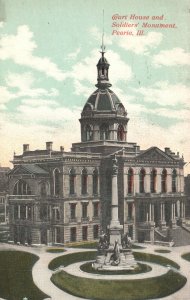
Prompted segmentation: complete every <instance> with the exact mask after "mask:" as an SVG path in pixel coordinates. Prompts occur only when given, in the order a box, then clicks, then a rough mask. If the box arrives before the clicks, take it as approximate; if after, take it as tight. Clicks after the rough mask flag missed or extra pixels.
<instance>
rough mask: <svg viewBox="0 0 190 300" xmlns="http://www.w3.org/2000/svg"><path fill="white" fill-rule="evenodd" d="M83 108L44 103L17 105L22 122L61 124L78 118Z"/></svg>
mask: <svg viewBox="0 0 190 300" xmlns="http://www.w3.org/2000/svg"><path fill="white" fill-rule="evenodd" d="M25 103H26V102H25ZM81 110H82V108H73V109H69V108H66V107H51V106H47V105H43V103H42V104H41V105H39V106H34V105H33V106H28V105H20V106H18V107H17V112H18V118H19V120H21V121H22V122H26V121H27V122H31V123H34V122H36V123H43V122H45V123H47V122H48V123H55V124H56V123H58V122H59V125H60V126H62V125H63V124H64V122H66V121H70V120H78V119H79V117H80V112H81Z"/></svg>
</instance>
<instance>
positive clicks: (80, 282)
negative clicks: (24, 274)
mask: <svg viewBox="0 0 190 300" xmlns="http://www.w3.org/2000/svg"><path fill="white" fill-rule="evenodd" d="M51 280H52V282H53V283H54V284H55V285H56V286H57V287H59V288H60V289H62V290H64V291H66V292H68V293H70V294H72V295H75V296H78V297H83V298H87V299H96V300H145V299H146V300H147V299H155V298H159V297H164V296H167V295H170V294H172V293H174V292H175V291H177V290H179V289H180V288H181V287H183V286H184V284H185V283H186V278H185V277H183V276H182V275H180V274H179V273H177V272H174V271H172V270H170V271H168V272H167V273H166V274H164V275H162V276H159V277H155V278H147V279H141V280H140V279H139V280H100V279H97V280H94V279H87V278H80V277H76V276H73V275H70V274H68V273H66V272H64V271H61V272H60V273H57V274H54V275H53V276H52V278H51Z"/></svg>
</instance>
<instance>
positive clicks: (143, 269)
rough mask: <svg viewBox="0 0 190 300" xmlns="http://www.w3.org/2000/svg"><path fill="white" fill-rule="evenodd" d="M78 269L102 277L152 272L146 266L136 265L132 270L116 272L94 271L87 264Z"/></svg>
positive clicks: (89, 264) (89, 263) (90, 265)
mask: <svg viewBox="0 0 190 300" xmlns="http://www.w3.org/2000/svg"><path fill="white" fill-rule="evenodd" d="M80 269H81V270H82V271H84V272H87V273H93V274H102V275H131V274H140V273H146V272H149V271H151V270H152V268H151V267H150V266H148V265H145V264H141V263H138V265H137V267H136V268H135V269H134V270H118V271H109V270H101V271H98V270H94V269H93V268H92V263H91V262H88V263H85V264H83V265H81V266H80Z"/></svg>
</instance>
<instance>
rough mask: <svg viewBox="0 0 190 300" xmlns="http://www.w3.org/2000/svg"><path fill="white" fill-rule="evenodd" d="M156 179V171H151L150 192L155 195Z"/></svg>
mask: <svg viewBox="0 0 190 300" xmlns="http://www.w3.org/2000/svg"><path fill="white" fill-rule="evenodd" d="M156 178H157V170H156V169H152V171H151V173H150V192H151V193H156Z"/></svg>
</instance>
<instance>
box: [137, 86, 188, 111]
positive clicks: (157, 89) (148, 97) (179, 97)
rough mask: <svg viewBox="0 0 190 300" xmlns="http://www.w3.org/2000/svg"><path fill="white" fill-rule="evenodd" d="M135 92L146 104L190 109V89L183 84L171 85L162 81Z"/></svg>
mask: <svg viewBox="0 0 190 300" xmlns="http://www.w3.org/2000/svg"><path fill="white" fill-rule="evenodd" d="M133 91H135V92H137V93H138V94H141V96H142V97H143V100H144V101H145V102H152V103H157V104H159V105H162V106H168V105H170V106H175V105H178V104H181V105H184V106H185V107H189V108H190V88H189V87H187V86H186V85H183V84H181V83H178V84H170V83H168V82H167V81H160V82H157V83H155V84H154V85H153V86H152V87H140V88H138V89H133Z"/></svg>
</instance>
